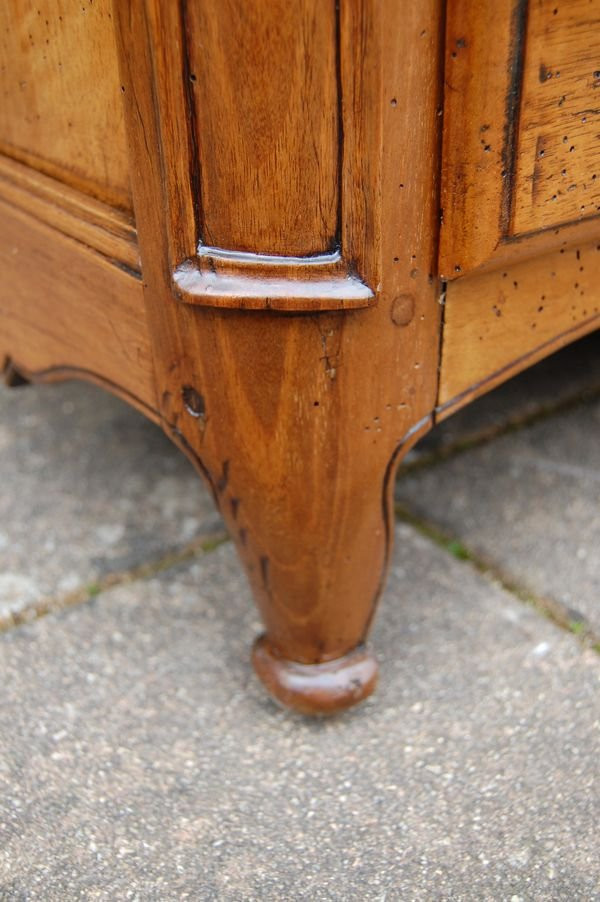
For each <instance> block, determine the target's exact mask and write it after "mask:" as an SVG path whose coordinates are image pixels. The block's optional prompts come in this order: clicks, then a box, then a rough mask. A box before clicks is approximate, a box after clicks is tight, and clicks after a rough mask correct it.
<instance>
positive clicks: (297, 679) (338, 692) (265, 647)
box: [252, 636, 378, 715]
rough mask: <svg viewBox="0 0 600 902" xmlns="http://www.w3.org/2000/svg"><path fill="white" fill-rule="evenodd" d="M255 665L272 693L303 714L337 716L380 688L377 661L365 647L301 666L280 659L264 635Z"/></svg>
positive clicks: (257, 644)
mask: <svg viewBox="0 0 600 902" xmlns="http://www.w3.org/2000/svg"><path fill="white" fill-rule="evenodd" d="M252 663H253V664H254V669H255V671H256V673H257V674H258V676H259V677H260V679H261V680H262V682H263V683H264V685H265V686H266V688H267V689H268V691H269V692H270V694H271V695H272V696H273V697H274V698H275V699H276V700H277V701H278V702H281V704H283V705H285V706H286V707H288V708H293V709H294V710H295V711H299V712H300V713H301V714H321V715H323V714H336V713H337V712H338V711H343V710H344V709H345V708H351V707H352V705H356V704H358V702H361V701H362V700H363V699H365V698H367V697H368V696H369V695H370V694H371V693H372V692H373V690H374V689H375V686H376V685H377V675H378V666H377V661H376V660H375V658H374V657H373V656H372V655H371V654H370V652H368V651H367V650H366V649H365V648H364V647H362V646H360V647H359V648H356V649H355V650H354V651H351V652H349V653H348V654H347V655H344V657H343V658H336V659H335V660H333V661H325V662H324V663H322V664H299V663H298V662H296V661H288V660H286V659H285V658H282V657H280V656H279V655H278V654H277V652H276V651H275V649H273V648H272V646H271V645H270V643H269V640H268V639H267V637H266V636H260V637H259V638H258V639H257V640H256V642H255V643H254V648H253V650H252Z"/></svg>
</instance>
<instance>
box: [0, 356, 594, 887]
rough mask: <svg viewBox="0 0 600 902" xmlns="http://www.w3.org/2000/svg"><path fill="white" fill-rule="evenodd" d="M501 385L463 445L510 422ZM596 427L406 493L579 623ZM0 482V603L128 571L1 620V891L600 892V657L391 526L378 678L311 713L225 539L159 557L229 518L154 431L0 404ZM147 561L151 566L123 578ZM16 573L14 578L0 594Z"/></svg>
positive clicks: (49, 405)
mask: <svg viewBox="0 0 600 902" xmlns="http://www.w3.org/2000/svg"><path fill="white" fill-rule="evenodd" d="M575 347H577V346H575ZM563 359H566V358H563ZM576 371H577V367H576V366H575V367H574V372H576ZM535 372H537V371H535ZM535 372H534V374H533V376H532V383H531V386H532V387H531V393H532V394H533V395H534V396H535V392H536V389H535V384H536V379H538V377H537V376H536V375H535ZM590 373H591V371H590ZM570 378H571V377H570V375H569V372H568V371H566V372H565V374H564V379H565V380H567V381H568V380H569V379H570ZM574 378H575V377H574ZM576 378H577V379H581V378H582V377H581V374H579V375H577V376H576ZM591 381H593V380H590V382H591ZM584 382H585V380H583V382H581V384H579V383H578V385H577V386H576V385H575V383H574V382H573V383H572V388H573V389H574V393H572V394H571V395H570V396H569V397H571V398H572V397H574V396H575V394H576V393H577V392H578V391H579V390H580V388H581V390H582V391H585V388H586V385H585V384H584ZM539 388H540V393H539V394H538V396H537V397H538V406H537V408H536V407H535V397H534V400H533V401H532V400H528V402H527V404H528V405H532V406H531V407H529V408H528V410H530V411H533V413H535V411H536V409H537V410H539V409H540V408H541V407H545V406H546V405H547V401H546V400H544V398H547V394H544V392H546V382H545V380H543V379H542V384H541V386H539ZM541 388H543V389H544V391H543V392H542V391H541ZM497 398H498V396H497V395H494V396H493V397H492V398H491V401H490V403H491V405H492V407H494V412H490V411H487V412H486V408H484V407H480V408H479V409H480V411H481V415H480V416H481V419H480V425H478V422H477V420H474V421H465V424H464V430H465V431H464V432H461V431H460V429H459V430H458V432H457V433H456V435H458V436H459V439H460V435H467V436H468V435H471V434H474V433H473V432H472V430H475V433H477V434H481V429H482V428H487V427H486V425H485V424H486V423H489V422H491V421H492V420H493V421H494V423H496V424H501V422H502V417H505V420H504V422H511V421H512V420H513V419H514V415H513V413H511V405H510V404H507V403H504V402H502V403H501V404H500V408H502V411H505V412H503V413H501V412H500V408H498V407H497V406H496V405H497V404H498V401H497ZM520 403H523V402H520ZM517 406H518V405H517ZM520 409H522V407H521V408H520ZM512 410H513V412H514V408H512ZM498 417H500V420H498ZM481 423H483V426H481ZM599 426H600V422H599V404H598V402H594V401H593V400H588V401H587V402H585V403H582V404H580V405H579V406H573V407H572V408H570V409H569V410H563V411H562V412H556V413H555V414H554V415H550V416H548V417H547V418H546V419H545V420H543V421H539V422H537V423H535V424H534V425H532V426H530V427H528V428H523V429H520V430H518V431H516V432H511V433H510V434H507V435H505V436H504V437H501V438H497V439H495V440H494V441H493V442H491V443H489V444H486V445H482V446H481V447H479V448H476V449H472V450H471V451H466V452H463V453H461V454H458V455H456V456H455V457H453V458H451V459H448V460H446V461H444V462H441V463H437V464H434V465H432V466H431V467H428V468H424V469H421V470H419V471H416V470H415V471H414V472H413V473H412V474H411V475H407V476H405V478H404V479H403V480H402V481H401V483H400V485H399V492H400V494H401V496H402V498H403V499H404V503H406V504H407V505H409V506H410V505H412V506H413V508H414V509H415V510H416V511H418V512H420V514H421V515H422V516H423V517H425V518H427V519H431V520H432V521H434V522H438V523H439V524H440V525H442V526H444V527H446V528H447V529H448V531H451V532H452V533H453V534H456V535H458V536H461V537H462V538H463V540H464V542H465V544H466V543H469V547H471V544H472V546H473V549H474V550H475V551H477V552H479V551H480V552H481V553H482V554H487V553H489V554H490V555H493V556H495V560H496V561H497V562H498V566H499V568H500V569H502V568H505V569H506V571H507V572H508V575H513V576H514V575H516V576H519V577H521V576H522V577H523V579H527V581H528V582H531V583H535V585H536V586H538V587H539V590H540V591H545V590H546V589H548V591H551V592H553V593H554V594H556V595H558V596H560V597H564V603H565V604H570V605H572V606H573V608H575V609H576V610H578V611H583V609H584V601H583V599H584V600H585V604H587V603H588V602H591V607H590V608H589V615H590V616H592V615H593V613H594V604H593V599H594V586H596V598H597V597H598V592H597V585H598V583H597V573H598V571H597V558H598V548H599V547H600V543H599V542H598V538H599V527H598V520H597V517H598V503H597V502H598V494H597V491H596V487H597V486H598V455H597V453H595V450H596V449H597V448H598V437H599V434H598V429H599ZM478 430H479V432H477V431H478ZM442 441H445V440H442ZM452 441H454V439H452ZM431 447H435V444H434V445H432V446H431ZM438 447H439V446H438ZM594 474H595V475H594ZM0 480H1V483H2V486H3V489H2V492H1V493H0V508H1V512H2V514H3V518H2V527H1V529H0V600H2V601H3V602H4V604H5V605H8V610H9V612H10V610H11V606H13V609H14V610H20V611H22V612H25V613H26V612H27V611H28V610H29V611H31V612H32V615H33V613H34V612H35V601H32V596H33V598H34V599H35V598H39V597H40V594H42V595H43V593H50V594H52V596H53V597H56V598H57V599H58V603H60V598H61V597H62V598H63V599H67V598H68V597H69V593H70V592H71V591H72V587H76V586H77V585H79V584H82V585H86V584H88V583H89V582H90V581H93V580H97V579H101V578H102V576H103V575H104V574H106V573H114V572H115V571H124V572H125V574H126V573H127V572H128V571H129V572H130V573H131V575H132V579H131V581H129V582H126V583H123V584H121V585H118V586H116V587H115V588H112V589H109V590H103V591H101V592H100V593H99V594H98V595H96V596H95V597H93V598H92V599H90V600H88V601H85V602H82V603H80V604H78V605H76V606H70V607H66V606H65V608H64V609H63V610H57V611H54V612H53V613H51V614H49V615H48V616H45V617H41V618H38V619H36V620H35V621H32V622H30V623H26V624H25V625H22V626H18V627H14V626H13V627H10V624H9V622H8V621H7V620H5V627H6V629H5V631H4V633H2V634H1V635H0V679H1V681H2V702H1V703H0V900H1V902H13V900H18V902H29V900H36V902H37V900H43V902H46V900H47V902H59V900H60V902H70V900H88V899H89V900H110V902H113V900H121V899H134V900H142V902H146V900H157V902H158V900H160V902H163V900H171V899H173V900H179V899H191V900H202V902H204V900H225V902H229V900H232V902H233V900H235V902H237V900H248V902H254V900H256V902H262V900H286V902H287V900H291V902H294V900H311V902H312V900H316V902H319V900H334V902H337V900H339V902H347V900H355V899H356V900H361V902H362V900H365V902H370V900H374V902H380V900H381V902H384V900H387V902H390V900H394V902H395V900H402V902H404V900H430V899H435V900H453V902H454V900H477V902H480V900H493V902H496V900H507V902H529V900H536V902H537V900H561V902H562V900H565V902H573V900H575V902H579V900H582V902H583V900H585V902H588V900H600V889H599V887H600V838H599V837H598V829H597V823H598V807H599V804H600V789H599V785H598V763H597V762H598V760H599V753H600V656H599V655H598V654H597V653H596V652H595V651H594V650H593V649H591V648H590V647H586V645H585V643H582V642H581V641H580V637H577V636H575V635H573V634H572V633H569V632H568V631H566V630H564V629H560V628H559V627H558V626H556V625H555V624H554V623H552V622H550V621H549V620H548V619H546V618H544V617H543V616H541V615H540V614H539V613H538V612H537V611H536V610H535V609H534V608H533V607H532V606H531V605H528V604H524V603H523V602H522V601H520V600H519V598H518V597H516V596H515V595H514V594H511V593H510V592H507V591H505V590H504V589H502V588H501V587H500V585H499V584H498V583H497V582H495V581H494V580H493V579H492V578H491V577H490V575H489V574H485V573H482V572H479V571H478V569H477V567H476V566H474V565H473V563H471V562H470V561H468V560H467V561H460V560H457V559H456V558H455V557H454V556H452V554H449V553H448V551H447V550H446V549H444V548H442V547H440V546H439V545H437V544H436V543H435V542H433V541H431V540H430V539H428V538H426V537H425V536H424V535H422V534H420V533H419V532H418V531H417V530H416V529H414V528H413V527H411V526H408V525H406V524H405V523H399V524H398V526H397V530H396V531H397V535H396V548H395V552H394V557H393V561H392V566H391V572H390V578H389V582H388V587H387V590H386V593H385V596H384V599H383V601H382V605H381V608H380V611H379V614H378V617H377V618H376V621H375V627H374V632H373V637H372V638H373V644H374V646H375V648H376V650H377V653H378V656H379V658H380V661H381V665H382V680H381V685H380V688H379V690H378V692H377V694H376V695H375V696H374V697H373V698H372V699H369V700H368V701H367V703H365V704H364V705H363V707H362V708H360V709H358V710H356V711H354V712H350V713H348V714H346V715H344V716H341V717H338V718H335V719H331V720H328V721H324V722H318V721H317V722H314V721H312V722H311V721H309V720H307V719H304V718H301V717H298V716H295V715H293V714H290V713H286V712H283V711H280V710H279V709H278V708H276V707H275V706H274V705H273V704H272V703H271V702H270V701H269V700H268V699H267V698H266V696H265V695H264V693H263V691H262V689H261V687H260V686H259V685H258V683H257V681H256V679H255V677H254V676H253V675H252V672H251V669H250V665H249V654H248V652H249V646H250V643H251V641H252V639H253V637H254V636H255V634H256V633H257V632H258V631H259V629H260V626H259V623H258V621H257V616H256V613H255V610H254V608H253V605H252V603H251V599H250V595H249V591H248V588H247V586H246V583H245V580H244V578H243V577H242V574H241V570H240V568H239V566H238V564H237V561H236V560H235V557H234V552H233V547H232V545H231V543H226V544H223V545H221V546H220V547H218V548H216V549H215V550H212V551H208V552H206V553H200V552H198V553H197V554H196V556H195V557H194V558H192V559H191V560H189V561H187V562H186V563H185V564H180V565H179V566H173V567H170V568H169V569H162V570H161V569H160V568H159V565H160V564H161V562H164V555H165V553H166V551H169V550H171V549H178V548H184V547H186V543H189V542H190V541H191V540H193V539H194V537H196V536H199V535H205V534H211V533H213V532H214V531H215V530H217V531H218V530H220V529H221V523H220V521H219V520H218V518H217V517H216V516H215V515H214V513H213V510H212V504H211V502H210V499H209V497H208V494H207V493H206V491H205V490H204V489H203V488H202V487H201V484H200V482H199V481H198V479H197V477H196V476H195V475H194V474H193V473H192V471H191V468H190V467H189V465H188V464H187V462H186V461H185V460H184V459H183V458H182V457H181V455H180V454H179V452H177V450H176V449H175V448H173V447H172V446H171V445H170V444H169V443H168V442H167V441H166V439H164V438H163V437H162V435H161V433H160V432H159V431H158V429H156V427H154V426H152V425H151V424H148V423H146V422H145V421H144V420H143V419H141V418H140V417H139V416H138V415H137V414H136V413H135V412H134V411H130V410H129V409H127V408H126V407H124V406H122V405H121V404H120V403H119V402H117V401H115V400H113V399H111V398H109V397H107V396H105V395H103V394H102V393H101V392H98V391H97V390H96V389H93V388H90V387H86V386H79V385H62V386H58V387H56V388H40V389H27V390H23V391H18V392H14V393H6V392H0ZM161 486H162V488H161ZM594 492H596V494H595V495H594V494H593V493H594ZM461 498H462V501H457V499H461ZM484 502H485V503H484ZM511 512H512V513H511ZM473 518H475V519H473ZM523 524H524V525H523ZM102 527H105V528H102ZM143 561H150V565H152V562H153V561H154V562H155V563H156V564H157V567H156V572H155V573H154V575H146V576H145V577H143V578H142V577H140V576H137V577H136V576H135V568H136V567H137V565H138V564H139V563H140V562H143ZM575 561H576V562H577V563H574V562H575ZM148 572H150V571H148ZM7 573H12V574H16V575H17V576H18V577H19V578H20V579H21V580H22V582H21V583H20V584H19V580H17V581H16V583H14V582H13V584H12V586H13V587H12V589H10V586H8V588H7V585H8V583H7V581H6V580H5V583H4V588H3V589H2V577H3V576H6V574H7ZM68 574H71V576H70V578H69V579H68V580H66V577H67V575H68ZM542 576H544V579H546V582H541V581H540V580H541V577H542ZM28 580H29V581H30V582H28ZM63 580H66V583H65V582H63ZM30 584H31V585H32V586H33V587H34V589H32V590H31V593H30V591H29V587H30ZM34 590H35V591H34ZM566 591H568V592H569V593H570V595H569V596H568V597H567V596H566V595H564V592H566ZM2 592H4V595H3V594H2ZM5 609H6V608H5ZM586 610H588V609H586ZM596 610H597V607H596ZM9 627H10V628H9Z"/></svg>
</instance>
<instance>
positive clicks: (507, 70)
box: [440, 0, 600, 279]
mask: <svg viewBox="0 0 600 902" xmlns="http://www.w3.org/2000/svg"><path fill="white" fill-rule="evenodd" d="M445 65H446V71H445V95H444V138H443V155H442V173H443V175H442V210H443V216H442V227H441V235H440V270H441V273H442V275H443V276H444V278H446V279H455V278H457V277H460V276H462V275H464V274H465V273H468V272H470V271H472V270H475V269H479V268H487V269H489V268H493V267H495V266H502V265H505V264H508V263H513V262H515V261H519V260H525V259H528V258H531V257H534V256H536V255H537V254H539V253H544V252H548V251H551V250H553V249H555V248H558V247H565V246H572V245H574V244H575V243H576V242H582V241H585V240H588V239H593V238H595V237H596V236H598V234H600V223H599V221H598V220H597V216H598V212H599V208H600V141H599V140H598V130H599V128H598V127H599V125H600V90H599V88H600V0H568V2H565V0H530V2H527V0H510V2H508V0H507V2H502V3H496V2H494V0H449V4H448V18H447V33H446V62H445Z"/></svg>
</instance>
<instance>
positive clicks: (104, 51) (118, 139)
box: [0, 0, 132, 211]
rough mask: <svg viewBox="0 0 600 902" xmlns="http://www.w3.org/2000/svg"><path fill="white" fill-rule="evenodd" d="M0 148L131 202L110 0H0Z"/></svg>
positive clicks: (122, 203) (79, 185) (108, 198)
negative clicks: (0, 1) (73, 0)
mask: <svg viewBox="0 0 600 902" xmlns="http://www.w3.org/2000/svg"><path fill="white" fill-rule="evenodd" d="M0 96H1V102H0V152H1V153H4V154H5V155H6V156H9V157H12V158H13V159H16V160H19V161H20V162H21V163H26V164H28V165H30V166H32V167H33V168H35V169H38V170H39V171H41V172H43V173H45V175H47V176H52V177H53V178H55V179H57V180H59V181H60V182H63V183H66V184H67V185H69V186H70V187H72V188H76V189H79V190H80V191H82V192H84V193H85V194H90V195H93V196H94V197H96V198H98V199H99V200H101V201H105V202H106V203H108V204H110V205H114V206H116V207H119V208H121V209H124V210H128V211H130V210H131V209H132V202H131V191H130V188H129V172H128V161H127V145H126V140H125V126H124V119H123V109H122V94H121V86H120V80H119V74H118V63H117V55H116V46H115V37H114V27H113V22H112V12H111V3H110V0H94V2H90V0H81V2H79V3H74V2H69V0H36V2H35V3H33V2H32V0H4V2H3V3H1V4H0Z"/></svg>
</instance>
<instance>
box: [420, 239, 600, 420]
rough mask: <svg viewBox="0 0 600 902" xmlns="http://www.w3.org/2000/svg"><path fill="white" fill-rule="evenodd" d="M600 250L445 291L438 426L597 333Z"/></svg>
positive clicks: (548, 258) (468, 280)
mask: <svg viewBox="0 0 600 902" xmlns="http://www.w3.org/2000/svg"><path fill="white" fill-rule="evenodd" d="M599 283H600V244H598V243H597V242H594V243H593V244H588V245H582V246H579V245H577V246H576V247H574V248H569V249H562V250H561V251H558V252H554V253H552V254H547V255H545V256H543V257H539V258H537V259H536V260H531V261H528V262H526V263H521V264H517V265H514V266H510V267H507V268H506V269H504V270H498V271H496V272H490V273H485V274H481V275H473V276H468V277H465V278H464V279H460V280H458V281H456V282H452V283H450V284H449V285H448V288H447V293H446V303H445V312H444V332H443V343H442V358H441V370H440V388H439V397H438V418H442V417H444V416H448V415H449V414H450V413H453V412H454V411H455V410H458V409H459V408H460V407H462V406H464V405H465V404H466V403H468V402H469V401H471V400H473V399H474V398H476V397H477V396H478V395H481V394H483V393H484V392H486V391H489V390H490V389H491V388H493V387H494V386H496V385H498V384H500V382H503V381H504V380H506V379H508V378H509V377H510V376H514V375H515V374H516V373H518V372H519V371H520V370H522V369H524V368H525V367H527V366H531V365H532V364H533V363H535V362H536V361H537V360H540V359H541V358H542V357H545V356H546V355H547V354H550V353H552V351H555V350H558V348H560V347H562V346H563V345H565V344H568V342H570V341H574V340H575V339H576V338H579V337H580V336H581V335H585V334H586V333H587V332H592V331H593V330H594V329H598V328H600V294H599V292H598V284H599Z"/></svg>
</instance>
